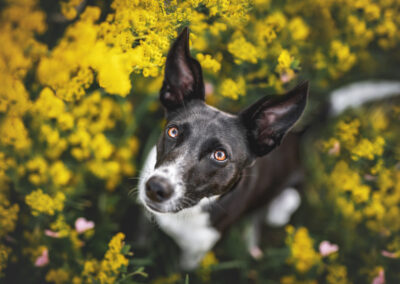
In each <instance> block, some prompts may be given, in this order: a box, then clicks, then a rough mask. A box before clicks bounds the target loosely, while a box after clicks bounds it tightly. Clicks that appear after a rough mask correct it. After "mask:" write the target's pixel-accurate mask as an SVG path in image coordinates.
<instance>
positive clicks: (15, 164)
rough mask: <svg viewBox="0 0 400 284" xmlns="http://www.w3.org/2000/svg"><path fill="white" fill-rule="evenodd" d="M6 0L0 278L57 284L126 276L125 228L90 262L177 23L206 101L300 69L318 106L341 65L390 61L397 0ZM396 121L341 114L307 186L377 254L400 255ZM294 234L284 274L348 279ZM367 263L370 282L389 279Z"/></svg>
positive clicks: (120, 194)
mask: <svg viewBox="0 0 400 284" xmlns="http://www.w3.org/2000/svg"><path fill="white" fill-rule="evenodd" d="M3 2H4V3H2V4H1V5H0V6H1V8H0V9H1V11H0V40H1V43H2V44H1V46H0V241H1V246H0V272H1V273H4V274H6V275H7V276H8V275H10V276H8V277H9V279H11V278H13V277H14V278H15V279H16V280H15V281H14V282H21V281H24V278H23V277H24V275H22V274H21V275H19V274H13V271H17V270H18V269H17V268H20V266H21V265H24V271H26V273H29V274H30V275H33V276H32V277H37V279H34V280H33V281H36V282H43V281H45V280H46V281H47V282H55V283H67V282H73V283H82V282H85V281H86V282H102V283H108V282H115V281H118V280H119V279H121V277H124V275H125V272H127V271H128V270H129V269H130V267H129V266H130V265H131V264H130V263H129V261H128V259H127V256H128V251H127V250H128V249H127V246H124V245H123V241H122V240H123V235H121V234H118V235H116V237H114V238H113V239H112V241H111V242H110V246H109V250H108V251H107V253H106V254H105V256H104V259H103V260H102V261H98V260H96V259H98V258H100V256H101V255H104V250H105V247H106V242H107V241H108V239H109V236H111V235H113V234H115V233H116V232H117V231H121V230H120V229H121V228H122V227H123V224H122V223H123V222H124V221H123V220H125V219H124V217H123V216H124V214H125V213H126V212H127V211H128V209H127V208H128V207H129V206H131V204H132V202H131V201H130V200H129V199H128V198H127V196H128V193H127V190H126V185H125V183H126V182H127V180H128V178H129V177H132V176H134V175H135V174H136V167H137V166H139V159H138V156H141V155H138V152H139V146H142V148H141V150H142V151H144V149H147V148H148V147H149V146H151V145H147V144H146V142H145V141H144V140H145V139H146V138H148V137H150V138H151V139H150V140H152V139H153V137H155V135H154V134H153V133H152V131H154V133H156V132H157V133H158V129H156V128H157V127H158V126H159V123H156V122H155V121H153V120H149V119H148V116H147V114H148V112H153V113H155V114H158V113H159V112H158V111H159V107H158V106H157V104H156V103H155V101H156V97H157V92H158V90H159V89H160V86H161V83H162V75H163V74H162V73H163V71H162V70H163V69H162V68H163V66H164V64H165V58H166V54H167V51H168V48H169V46H170V43H171V40H172V39H174V38H176V36H177V34H178V32H179V31H180V30H181V29H182V27H183V26H189V27H190V31H191V37H190V38H191V53H192V54H193V57H194V58H196V59H197V60H198V61H200V63H201V64H202V66H203V71H204V78H205V80H206V92H207V95H208V96H207V100H208V101H210V102H212V103H213V104H216V105H219V106H222V107H226V106H233V104H232V100H238V102H235V106H233V108H232V110H236V109H238V108H239V107H242V106H243V105H244V104H246V103H248V102H249V101H254V100H255V99H257V98H259V97H260V96H262V95H263V92H265V89H266V88H267V89H268V90H269V91H279V92H281V91H283V90H284V89H287V88H289V87H290V86H291V85H292V84H293V83H294V81H296V80H297V77H305V76H307V77H310V78H312V81H313V85H314V86H315V90H317V91H316V93H315V96H317V97H318V96H319V94H317V92H319V93H320V94H321V95H320V96H319V98H321V100H323V95H322V94H325V93H327V91H328V90H330V89H331V88H333V87H334V86H335V85H337V84H339V83H341V82H342V81H341V80H348V78H351V76H350V77H349V76H347V75H354V74H355V72H352V71H357V74H361V75H359V76H366V75H365V74H368V77H371V76H373V75H374V74H381V73H380V72H382V70H383V71H385V72H383V74H387V73H386V71H387V70H389V69H390V68H392V67H393V66H394V67H397V66H398V64H399V63H398V56H397V50H398V45H399V41H400V36H399V33H398V32H397V31H398V30H399V27H400V18H399V17H396V16H397V15H398V14H399V12H400V4H399V2H398V1H394V0H385V1H375V0H357V1H353V0H341V1H318V0H305V1H300V2H299V1H294V0H285V1H277V0H276V1H275V0H253V1H250V0H186V1H176V0H171V1H150V0H144V1H126V0H113V1H111V2H110V1H103V0H99V1H81V0H63V1H58V2H57V1H56V2H54V3H50V2H49V3H48V1H39V0H6V1H3ZM109 2H110V3H109ZM383 61H384V62H385V64H381V62H383ZM396 70H397V69H396ZM144 94H146V95H144ZM230 104H232V105H230ZM241 104H243V105H241ZM155 117H157V115H155ZM396 117H398V109H396V108H395V107H393V108H391V109H390V110H387V109H377V110H375V111H374V112H373V113H372V115H370V116H369V118H368V119H364V118H363V119H361V118H360V117H358V116H356V115H350V116H349V117H346V118H343V119H341V120H340V121H338V122H337V125H336V126H335V130H334V135H331V136H332V137H329V138H326V139H325V140H324V141H322V142H321V143H319V145H320V148H319V149H321V153H322V154H321V155H322V156H324V155H325V156H326V157H327V158H326V160H325V158H321V159H323V160H324V161H327V162H326V163H322V164H323V165H324V167H323V166H321V167H318V169H319V170H320V171H322V172H323V173H322V174H321V175H322V176H324V178H323V179H321V178H320V179H318V181H319V183H316V184H319V185H320V187H321V188H326V191H325V192H326V199H327V200H324V202H326V204H331V206H334V207H335V210H334V212H335V214H337V216H339V217H340V216H344V217H345V218H346V222H345V224H346V228H348V229H349V230H352V229H354V228H356V227H357V226H362V227H363V228H364V229H365V230H368V231H370V232H374V233H378V235H379V236H380V238H379V239H378V240H377V242H376V243H377V244H380V246H379V249H382V250H383V251H385V255H386V257H387V258H389V256H390V257H397V256H398V255H400V239H399V238H396V234H397V233H398V232H399V231H400V225H398V222H396V220H397V219H396V218H397V216H398V215H399V213H400V212H399V202H400V193H399V192H400V188H399V186H398V184H400V182H399V181H400V176H399V173H398V165H397V164H396V159H397V160H398V159H399V152H398V151H397V150H394V149H392V148H391V147H392V145H394V144H395V143H396V141H397V140H396V133H398V132H396V131H398V129H397V128H396V126H395V125H394V124H393V123H391V121H392V120H393V119H395V118H396ZM155 126H156V127H155ZM141 127H145V128H146V127H147V129H144V130H145V131H141V130H142V129H141ZM153 128H154V129H153ZM394 129H395V130H394ZM139 138H140V139H142V140H143V141H141V142H143V143H142V144H143V145H139ZM153 140H154V139H153ZM153 142H154V141H151V142H150V143H153ZM325 156H324V157H325ZM325 166H326V167H325ZM317 172H319V171H317ZM314 196H319V195H318V194H314ZM321 198H322V197H321ZM324 198H325V196H324ZM322 199H323V198H322ZM136 217H137V216H132V218H133V219H135V218H136ZM339 217H338V218H339ZM86 218H87V219H86ZM135 220H136V219H135ZM119 226H120V227H121V228H120V227H119ZM132 226H133V223H132ZM307 228H308V227H307ZM289 230H291V231H290V232H289V236H288V244H289V246H290V249H291V256H290V261H289V263H290V265H293V266H294V267H295V271H296V273H297V274H296V275H294V276H293V275H289V276H288V277H286V278H282V282H285V281H286V282H287V283H290V281H292V280H293V279H294V280H293V281H303V280H304V281H308V280H310V281H313V280H312V279H311V278H307V277H308V276H307V275H308V273H312V272H313V271H314V270H315V269H314V268H315V267H321V265H322V266H323V265H325V264H326V265H327V266H328V267H331V268H326V269H324V270H323V271H324V273H325V274H326V275H327V279H331V280H329V281H330V282H332V283H333V282H335V281H337V282H338V283H339V282H340V281H341V280H340V279H347V278H348V277H349V274H351V273H352V269H349V268H347V267H348V266H346V265H345V264H344V262H332V263H330V264H327V263H325V262H327V261H328V260H327V259H330V258H329V257H327V258H323V259H322V258H320V257H319V255H318V254H317V253H316V252H315V251H314V250H313V249H314V248H313V247H314V243H315V242H313V241H312V239H311V237H310V235H309V234H308V231H307V230H306V229H305V228H299V229H297V230H295V229H293V228H292V229H289ZM309 231H310V232H312V233H311V235H313V236H314V232H313V231H312V230H311V229H309ZM321 239H322V237H321ZM335 241H336V239H335ZM303 247H304V248H305V249H306V252H307V254H305V255H304V256H302V255H301V254H300V253H299V251H301V250H302V249H303ZM341 247H342V246H341ZM344 251H345V249H344ZM371 254H372V253H371ZM212 256H213V255H212V254H209V255H208V259H206V260H205V262H204V263H205V264H204V265H205V266H207V268H206V269H204V271H203V272H204V273H203V275H202V274H201V273H200V275H202V276H200V277H204V279H206V280H207V279H209V278H211V273H210V271H211V270H212V269H214V266H217V265H218V262H217V261H216V258H213V257H212ZM302 257H303V258H302ZM329 261H330V260H329ZM207 263H208V264H207ZM318 263H319V264H318ZM321 263H325V264H321ZM211 264H213V265H211ZM214 264H215V265H214ZM382 265H383V264H382ZM371 266H372V265H370V266H369V268H371V269H370V271H374V274H373V275H368V276H365V277H367V278H368V279H373V278H375V277H377V276H379V277H380V278H379V279H382V277H389V278H390V277H392V276H391V274H389V273H386V274H384V273H383V272H381V271H383V270H382V269H381V266H374V267H371ZM138 274H141V272H138ZM173 275H177V274H173ZM155 277H157V275H155ZM321 277H322V276H321ZM365 277H364V278H362V279H365ZM167 278H168V277H167ZM178 278H179V277H176V276H175V277H171V278H170V279H172V280H171V281H179V279H178ZM300 278H301V279H300ZM389 278H388V279H389ZM168 279H169V278H168ZM307 279H308V280H307ZM334 279H335V280H334ZM293 281H292V282H293ZM327 281H328V280H327ZM343 281H344V280H343ZM298 283H300V282H298ZM343 283H345V282H343Z"/></svg>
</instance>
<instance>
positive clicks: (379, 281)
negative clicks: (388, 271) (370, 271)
mask: <svg viewBox="0 0 400 284" xmlns="http://www.w3.org/2000/svg"><path fill="white" fill-rule="evenodd" d="M372 284H385V271H384V270H383V269H381V270H379V274H378V276H376V277H375V278H374V279H373V280H372Z"/></svg>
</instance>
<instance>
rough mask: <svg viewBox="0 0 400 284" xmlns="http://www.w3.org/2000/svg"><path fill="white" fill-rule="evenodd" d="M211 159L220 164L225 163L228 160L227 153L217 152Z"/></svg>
mask: <svg viewBox="0 0 400 284" xmlns="http://www.w3.org/2000/svg"><path fill="white" fill-rule="evenodd" d="M211 157H212V158H213V159H214V160H216V161H218V162H224V161H225V160H226V153H225V151H224V150H217V151H214V153H213V154H212V156H211Z"/></svg>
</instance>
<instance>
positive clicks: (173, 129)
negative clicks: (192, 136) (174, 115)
mask: <svg viewBox="0 0 400 284" xmlns="http://www.w3.org/2000/svg"><path fill="white" fill-rule="evenodd" d="M178 134H179V130H178V128H176V127H175V126H172V127H170V128H168V136H169V137H171V138H176V137H178Z"/></svg>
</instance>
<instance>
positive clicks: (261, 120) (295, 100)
mask: <svg viewBox="0 0 400 284" xmlns="http://www.w3.org/2000/svg"><path fill="white" fill-rule="evenodd" d="M307 94H308V82H307V81H306V82H303V83H301V84H299V85H298V86H297V87H295V88H294V89H292V90H291V91H289V92H287V93H286V94H285V95H282V96H274V97H272V98H271V97H264V98H262V99H260V100H259V101H257V102H256V103H254V104H253V105H251V106H250V107H248V108H247V109H245V110H243V111H242V112H241V113H240V114H239V117H240V119H241V120H242V122H243V124H244V125H245V127H246V129H247V136H248V137H247V138H248V140H249V142H250V147H251V150H252V151H253V152H254V153H255V154H256V156H259V157H260V156H263V155H265V154H267V153H268V152H270V151H271V150H272V149H274V148H275V147H276V146H278V145H279V144H280V143H281V141H282V138H283V136H284V135H285V134H286V133H287V131H288V130H289V129H290V128H291V127H292V126H293V125H294V123H295V122H296V121H297V120H298V119H299V118H300V116H301V114H302V113H303V110H304V108H305V106H306V102H307Z"/></svg>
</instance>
